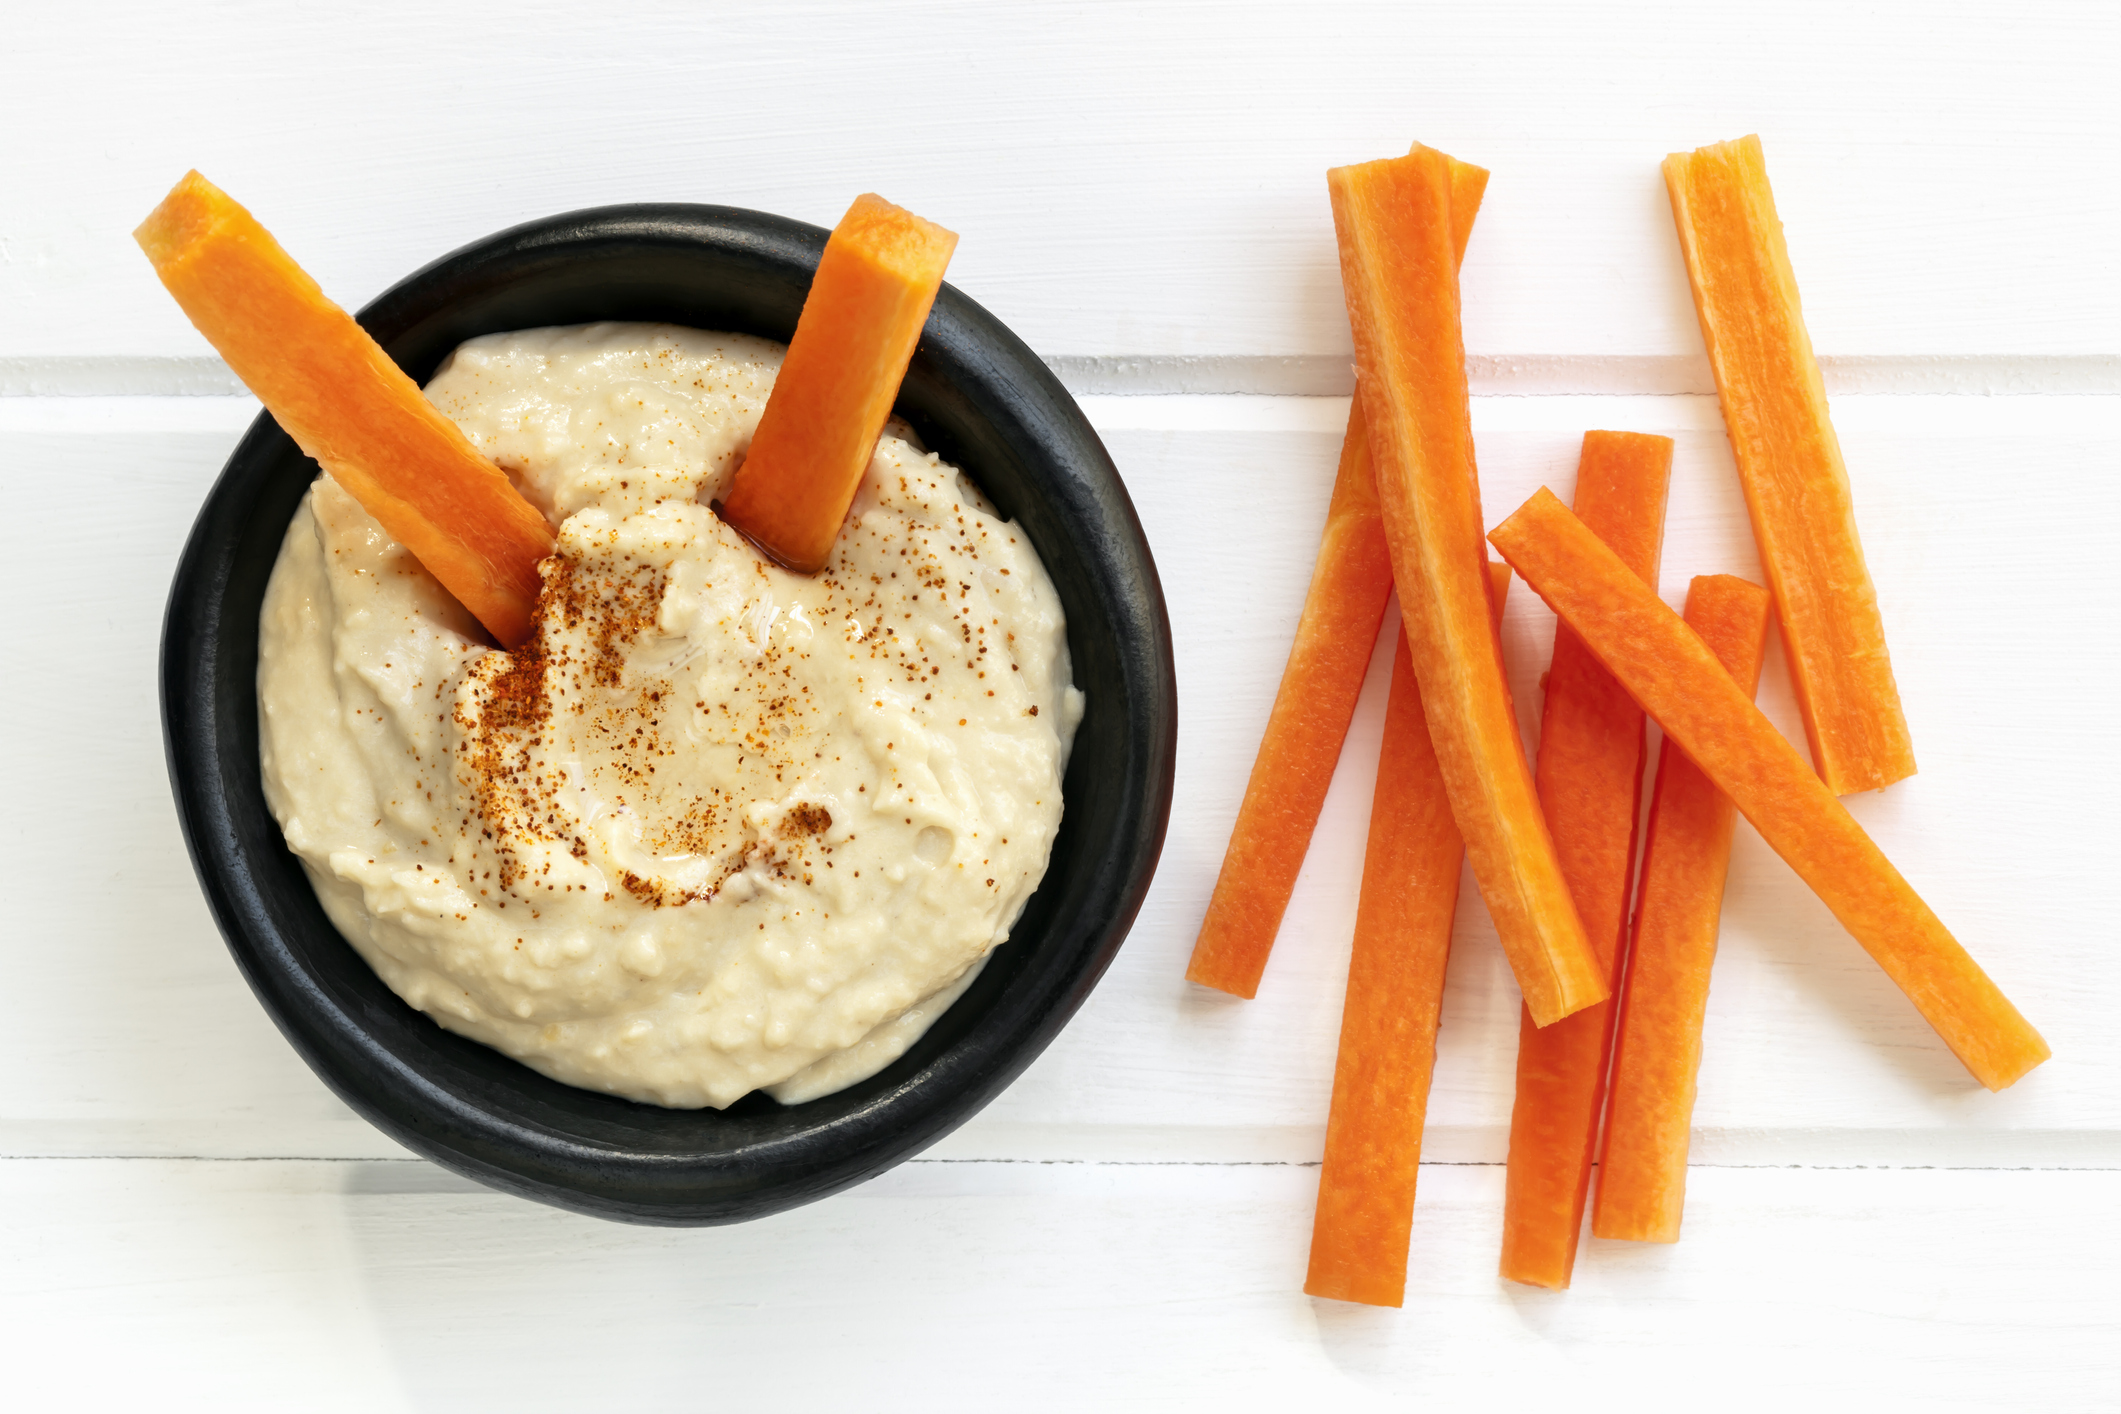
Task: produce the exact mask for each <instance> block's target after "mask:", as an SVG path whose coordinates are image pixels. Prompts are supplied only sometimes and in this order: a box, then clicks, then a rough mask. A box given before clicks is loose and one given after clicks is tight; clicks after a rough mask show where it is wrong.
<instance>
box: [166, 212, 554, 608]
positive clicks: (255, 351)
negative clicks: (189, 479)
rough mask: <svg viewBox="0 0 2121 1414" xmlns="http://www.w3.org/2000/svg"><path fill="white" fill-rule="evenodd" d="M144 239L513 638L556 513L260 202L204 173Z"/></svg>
mask: <svg viewBox="0 0 2121 1414" xmlns="http://www.w3.org/2000/svg"><path fill="white" fill-rule="evenodd" d="M133 239H135V240H137V241H138V242H139V243H140V248H141V249H142V250H144V251H146V252H147V258H148V259H149V260H151V261H153V262H154V266H155V273H156V274H157V275H159V276H161V278H162V283H163V284H164V285H165V286H167V287H168V289H169V292H170V293H171V294H172V295H174V296H176V300H177V303H178V305H179V306H181V307H182V308H183V310H184V313H185V314H186V315H187V316H188V317H189V318H190V319H191V322H192V323H193V324H195V325H197V326H198V329H199V332H200V333H202V334H204V335H205V336H206V341H207V342H208V343H210V344H212V345H213V346H214V348H215V349H216V350H217V351H218V352H219V353H220V355H221V357H222V358H223V359H225V360H227V362H228V366H229V367H230V368H232V369H234V370H235V372H236V376H237V377H238V378H241V379H242V380H243V382H244V384H245V385H246V386H247V387H249V389H250V390H251V391H252V392H253V393H256V394H257V395H258V401H260V402H262V403H264V404H265V410H266V411H267V412H270V413H271V414H272V415H273V419H274V420H275V421H276V422H278V423H279V424H280V426H281V427H282V428H284V429H286V432H287V435H288V436H290V437H292V438H294V440H295V445H296V446H298V447H300V448H301V449H302V450H303V452H305V453H306V454H308V455H309V456H311V457H314V458H315V459H316V460H317V462H318V463H319V464H321V465H322V466H323V468H324V469H325V470H326V471H328V472H330V473H331V474H332V478H333V479H334V480H336V481H337V482H338V483H339V484H340V485H341V486H343V487H345V488H346V490H347V491H348V493H350V494H351V495H352V496H353V498H354V499H355V500H357V501H359V502H360V503H361V505H362V508H363V509H365V510H366V511H367V512H368V513H369V514H370V515H372V516H374V517H375V518H376V519H377V520H378V521H380V522H382V525H383V528H384V529H385V530H387V531H389V532H390V533H391V535H392V536H394V537H395V538H396V539H397V540H398V542H399V543H400V544H402V545H404V546H405V548H406V549H408V550H410V551H412V553H413V555H414V556H415V557H416V558H418V560H419V561H420V563H421V564H423V565H425V566H426V567H427V570H428V572H429V573H430V574H432V575H433V576H434V577H435V578H436V579H438V580H440V581H441V583H442V587H443V588H445V589H447V590H448V591H449V592H450V593H451V594H454V595H455V596H456V597H457V598H458V600H459V601H461V602H462V603H463V605H464V607H465V608H467V609H469V610H471V612H472V613H473V614H474V615H476V616H477V618H478V620H479V622H480V623H482V624H484V625H486V627H487V628H488V629H489V630H491V631H492V633H493V636H494V637H495V638H497V639H499V640H500V641H501V643H502V645H503V646H504V647H511V648H512V647H514V646H516V645H517V644H519V643H521V642H522V641H523V640H524V639H526V638H528V637H529V636H530V620H531V614H532V612H533V611H534V609H535V608H536V606H537V599H538V561H539V560H541V559H543V558H544V557H545V556H547V555H549V554H551V553H552V541H553V535H552V527H551V526H550V525H548V524H547V523H546V521H545V517H544V516H543V515H541V514H539V513H538V510H537V508H536V507H535V506H533V505H531V504H530V502H528V501H526V500H524V499H523V496H522V493H521V492H519V491H517V490H516V489H515V487H514V486H512V485H510V484H509V481H508V478H507V477H506V476H504V475H502V474H501V469H500V468H499V467H497V466H495V465H494V464H493V463H492V462H490V461H488V460H487V459H486V458H485V457H483V456H481V455H479V452H478V449H477V448H475V447H473V446H472V445H471V442H470V440H469V439H467V438H466V437H465V436H464V434H463V433H462V432H460V431H458V430H457V425H456V424H455V423H453V422H451V421H450V420H449V419H448V418H446V417H444V416H443V415H442V414H441V413H440V412H438V411H436V410H435V408H434V406H433V404H431V403H429V402H428V401H427V399H426V398H424V397H422V396H421V394H420V389H419V385H418V384H416V383H414V382H413V381H412V379H410V378H408V377H407V376H406V375H405V373H404V371H403V370H402V369H400V368H399V367H398V366H397V365H396V364H395V363H393V362H391V359H390V355H389V354H387V353H385V352H383V350H382V348H381V347H380V346H379V345H378V344H377V343H376V341H375V340H374V339H372V338H370V337H369V336H368V332H367V331H366V330H364V329H363V328H362V327H361V326H360V325H358V324H356V323H355V322H354V320H353V316H351V315H349V314H348V313H347V312H346V311H345V310H343V309H341V308H339V306H337V305H335V304H333V303H332V302H331V301H330V300H328V299H326V298H325V297H324V292H323V291H322V290H321V289H319V288H318V287H317V282H316V281H315V280H312V279H310V278H309V276H308V275H307V274H305V273H303V270H302V267H301V266H299V265H297V264H295V262H294V261H293V260H292V259H291V258H290V257H289V256H288V254H287V252H286V251H284V250H282V249H281V248H280V243H279V242H278V241H275V240H274V239H273V238H272V236H271V235H269V234H268V233H267V232H266V230H265V228H264V227H263V226H261V225H259V224H258V222H257V220H256V218H254V217H253V216H252V215H251V214H250V213H249V212H248V211H246V210H244V209H243V208H242V207H241V206H238V205H237V204H236V203H235V202H234V201H233V200H231V199H230V198H229V196H228V194H227V193H226V192H224V191H222V190H221V189H220V188H219V187H216V186H215V185H214V184H213V183H211V182H209V181H207V180H206V178H204V177H202V176H200V175H199V174H198V173H197V172H189V173H186V174H185V177H184V180H183V181H181V182H179V183H177V185H176V187H175V188H174V189H173V190H172V191H171V192H170V194H169V195H168V196H167V197H165V198H164V199H163V201H162V204H161V205H160V206H158V207H156V208H155V209H154V211H153V212H152V213H150V214H149V216H148V218H147V220H146V221H144V222H143V223H141V226H140V229H138V230H137V231H135V232H133Z"/></svg>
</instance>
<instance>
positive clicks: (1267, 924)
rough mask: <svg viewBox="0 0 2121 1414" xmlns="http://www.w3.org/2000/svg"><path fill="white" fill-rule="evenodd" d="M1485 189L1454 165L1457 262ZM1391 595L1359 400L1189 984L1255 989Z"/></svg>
mask: <svg viewBox="0 0 2121 1414" xmlns="http://www.w3.org/2000/svg"><path fill="white" fill-rule="evenodd" d="M1487 183H1488V174H1487V172H1486V171H1484V170H1482V169H1481V168H1479V167H1475V166H1472V165H1471V164H1470V163H1465V162H1455V161H1454V162H1453V163H1452V165H1451V224H1452V241H1453V243H1454V244H1455V246H1456V248H1457V253H1458V255H1459V257H1460V258H1461V259H1463V258H1464V256H1465V250H1466V241H1467V239H1468V238H1470V237H1471V235H1472V234H1473V217H1474V215H1475V214H1476V213H1477V212H1478V211H1479V209H1480V197H1481V193H1482V192H1483V191H1484V190H1485V189H1486V187H1487ZM1391 594H1392V563H1391V556H1390V552H1389V551H1387V550H1386V548H1385V531H1384V524H1383V522H1382V521H1380V520H1379V519H1378V510H1377V482H1376V479H1375V478H1374V477H1373V476H1372V475H1371V473H1370V443H1369V433H1368V431H1367V429H1366V428H1365V426H1364V424H1363V420H1362V400H1361V399H1359V398H1358V399H1356V400H1355V401H1354V402H1353V403H1351V404H1350V405H1349V408H1348V432H1347V436H1346V437H1344V438H1343V439H1342V441H1341V444H1340V471H1339V474H1338V475H1337V476H1336V477H1335V478H1334V481H1333V500H1332V504H1331V505H1330V506H1329V507H1328V508H1327V510H1326V531H1325V535H1324V537H1323V538H1322V539H1321V540H1320V541H1319V546H1318V563H1317V565H1316V567H1315V568H1313V570H1312V571H1311V588H1310V590H1309V592H1308V593H1306V594H1305V596H1304V611H1303V617H1302V618H1301V619H1300V620H1299V621H1298V623H1297V627H1296V642H1295V643H1294V644H1293V645H1291V647H1290V649H1289V662H1288V666H1287V667H1285V668H1283V669H1282V675H1281V687H1280V689H1279V690H1278V691H1277V692H1276V693H1275V694H1274V709H1273V711H1272V712H1270V713H1269V714H1268V716H1267V731H1266V735H1265V736H1264V737H1263V738H1261V740H1260V743H1259V755H1258V757H1257V758H1255V759H1254V761H1253V763H1252V778H1251V780H1249V781H1248V782H1247V783H1246V785H1245V798H1244V802H1243V803H1242V804H1241V805H1240V806H1239V807H1238V810H1237V824H1236V825H1235V826H1234V827H1233V828H1232V829H1231V831H1230V847H1229V849H1228V851H1226V852H1225V853H1224V855H1223V867H1222V872H1221V873H1220V874H1219V875H1217V876H1216V879H1215V892H1214V894H1213V896H1211V897H1210V898H1209V900H1208V913H1207V916H1206V917H1205V918H1204V919H1202V920H1201V925H1200V936H1199V938H1197V939H1196V940H1195V941H1194V944H1193V959H1192V961H1191V962H1190V963H1188V964H1187V966H1186V976H1187V977H1188V978H1189V979H1191V980H1192V981H1195V982H1198V983H1200V984H1202V985H1203V986H1208V987H1214V988H1216V989H1218V990H1220V991H1224V992H1228V993H1230V994H1231V995H1233V996H1239V997H1251V996H1254V995H1256V994H1257V993H1258V991H1259V979H1260V976H1261V974H1262V973H1264V972H1265V971H1266V968H1267V954H1268V953H1269V952H1270V951H1272V950H1273V947H1274V935H1275V934H1276V933H1277V932H1278V931H1279V930H1280V928H1281V919H1282V914H1284V913H1285V912H1287V911H1288V907H1289V896H1290V895H1291V894H1293V893H1295V892H1296V876H1297V873H1298V872H1299V871H1300V870H1301V869H1302V868H1303V862H1304V853H1305V851H1306V850H1308V849H1309V848H1310V844H1311V832H1312V831H1313V830H1314V829H1316V828H1317V827H1318V812H1319V811H1320V810H1322V809H1323V808H1324V807H1325V803H1326V788H1327V787H1328V786H1329V785H1331V784H1332V781H1333V768H1334V766H1335V764H1336V763H1337V762H1338V761H1339V760H1340V746H1341V743H1342V742H1343V741H1345V740H1346V739H1347V735H1348V723H1349V721H1350V720H1351V719H1353V717H1354V715H1355V700H1356V698H1358V697H1360V696H1361V695H1362V679H1363V674H1364V673H1365V672H1366V671H1367V670H1368V669H1369V666H1370V647H1371V645H1372V644H1374V643H1375V642H1376V641H1377V626H1378V624H1379V623H1381V622H1382V621H1383V619H1384V616H1385V601H1386V600H1387V599H1389V598H1390V597H1391Z"/></svg>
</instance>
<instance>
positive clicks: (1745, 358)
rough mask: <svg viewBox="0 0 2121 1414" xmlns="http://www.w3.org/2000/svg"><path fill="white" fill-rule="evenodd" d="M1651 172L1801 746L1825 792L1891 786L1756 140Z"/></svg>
mask: <svg viewBox="0 0 2121 1414" xmlns="http://www.w3.org/2000/svg"><path fill="white" fill-rule="evenodd" d="M1664 175H1665V185H1666V188H1667V190H1668V191H1669V193H1670V196H1671V201H1672V216H1673V219H1674V221H1675V222H1676V223H1677V225H1678V228H1679V247H1680V251H1681V253H1682V254H1683V255H1684V256H1685V257H1686V268H1687V280H1688V282H1689V284H1690V285H1691V286H1692V287H1693V292H1694V309H1695V312H1696V313H1697V314H1698V315H1699V316H1700V321H1701V334H1702V338H1703V340H1704V341H1705V342H1706V344H1707V346H1708V354H1709V366H1710V368H1711V369H1713V370H1714V372H1715V375H1716V393H1717V396H1718V398H1719V399H1720V400H1721V402H1722V405H1723V420H1724V426H1725V428H1726V430H1727V431H1728V432H1729V433H1730V439H1731V451H1732V453H1733V455H1734V457H1735V458H1736V461H1737V463H1738V476H1739V480H1740V482H1741V483H1742V485H1743V487H1744V490H1745V505H1746V511H1747V513H1748V514H1749V515H1750V516H1751V517H1752V522H1753V538H1754V539H1755V540H1756V541H1758V542H1759V546H1760V560H1761V564H1762V565H1763V566H1764V567H1765V569H1766V570H1767V575H1768V587H1769V588H1770V589H1772V590H1773V591H1774V595H1775V610H1776V613H1777V615H1778V616H1779V617H1780V618H1781V620H1782V641H1783V649H1784V652H1785V653H1786V654H1787V656H1788V658H1789V667H1790V680H1791V683H1792V685H1793V686H1794V687H1795V688H1796V691H1797V704H1798V707H1799V709H1800V711H1801V712H1802V713H1803V717H1804V730H1805V735H1806V737H1807V738H1808V739H1809V741H1810V743H1811V748H1812V760H1813V761H1814V763H1816V765H1817V767H1818V771H1819V775H1820V777H1821V779H1823V780H1824V781H1825V782H1826V783H1827V786H1828V787H1829V788H1830V789H1831V790H1832V791H1833V792H1834V794H1836V795H1845V794H1847V793H1848V792H1850V791H1858V790H1877V789H1879V788H1881V787H1883V786H1888V785H1891V784H1892V783H1893V782H1894V781H1897V780H1901V779H1903V778H1904V777H1907V776H1911V775H1913V774H1914V773H1915V753H1914V747H1913V744H1912V743H1911V741H1910V740H1909V737H1908V730H1907V717H1906V715H1905V714H1904V713H1903V712H1902V711H1901V707H1900V689H1899V687H1898V686H1897V685H1896V684H1895V682H1894V680H1893V666H1892V662H1891V660H1890V659H1889V658H1888V657H1887V655H1886V649H1885V628H1884V624H1883V623H1882V621H1881V620H1880V618H1879V613H1878V595H1877V592H1876V590H1874V589H1873V588H1872V586H1871V575H1870V570H1869V568H1868V567H1867V566H1866V565H1865V563H1864V559H1863V546H1862V544H1861V543H1860V542H1859V541H1858V539H1857V535H1856V513H1855V504H1854V500H1853V497H1852V495H1851V492H1850V489H1849V477H1848V467H1847V466H1846V464H1844V462H1843V461H1842V458H1841V443H1840V440H1839V439H1838V438H1837V437H1836V436H1835V435H1834V425H1833V422H1832V421H1831V420H1830V419H1829V417H1828V415H1827V402H1826V384H1825V382H1824V381H1823V380H1822V379H1821V377H1820V375H1819V361H1818V359H1816V358H1815V357H1814V356H1813V354H1812V341H1811V336H1810V334H1808V333H1807V332H1806V330H1805V327H1804V312H1803V309H1802V308H1801V307H1800V305H1799V303H1798V298H1797V276H1796V272H1795V270H1794V269H1793V268H1792V267H1791V265H1790V256H1789V249H1788V246H1787V245H1786V244H1785V243H1784V241H1783V235H1782V222H1781V220H1780V218H1779V217H1777V215H1776V214H1775V197H1774V193H1773V192H1772V191H1771V190H1769V187H1768V178H1767V162H1766V159H1765V158H1764V157H1763V156H1762V154H1761V150H1760V139H1759V138H1757V137H1744V138H1740V139H1738V140H1737V141H1736V142H1725V143H1717V144H1715V145H1713V146H1710V147H1704V148H1701V149H1699V150H1697V151H1694V152H1675V153H1673V154H1672V155H1671V156H1670V157H1668V158H1666V159H1665V163H1664Z"/></svg>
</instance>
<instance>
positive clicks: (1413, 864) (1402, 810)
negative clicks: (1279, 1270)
mask: <svg viewBox="0 0 2121 1414" xmlns="http://www.w3.org/2000/svg"><path fill="white" fill-rule="evenodd" d="M1488 568H1489V573H1490V578H1491V582H1492V584H1493V587H1494V592H1493V598H1494V605H1495V607H1494V612H1495V615H1496V617H1498V618H1499V617H1500V616H1501V614H1502V604H1503V599H1504V597H1505V596H1506V595H1507V594H1508V593H1509V590H1510V571H1509V567H1508V566H1506V565H1499V564H1498V565H1490V566H1489V567H1488ZM1464 858H1465V843H1464V841H1462V840H1461V839H1460V838H1459V836H1458V826H1457V825H1456V824H1454V823H1453V822H1452V820H1451V802H1450V798H1449V797H1448V796H1447V795H1445V793H1444V788H1443V777H1442V776H1441V775H1440V774H1439V773H1438V771H1437V767H1436V748H1435V747H1434V746H1433V745H1431V744H1430V741H1429V725H1428V722H1427V720H1426V719H1425V718H1424V717H1423V716H1422V710H1421V688H1420V686H1419V685H1418V684H1417V683H1416V682H1415V681H1414V660H1413V658H1412V657H1411V655H1410V654H1409V653H1408V651H1407V638H1406V635H1405V634H1400V635H1399V642H1398V646H1397V647H1396V649H1395V650H1394V652H1393V655H1392V696H1391V699H1390V701H1389V702H1388V704H1387V705H1386V707H1385V738H1384V747H1383V749H1382V750H1381V751H1380V752H1379V754H1378V758H1377V793H1376V795H1375V796H1374V797H1373V800H1372V804H1371V806H1370V841H1369V845H1368V847H1367V848H1366V849H1365V850H1364V852H1363V857H1362V897H1361V901H1360V902H1359V903H1358V904H1357V905H1356V911H1355V947H1354V950H1353V952H1352V953H1351V954H1350V956H1349V958H1348V996H1347V1002H1346V1003H1345V1005H1344V1006H1343V1008H1342V1010H1341V1014H1340V1054H1339V1056H1338V1057H1337V1059H1336V1060H1335V1062H1334V1066H1333V1108H1332V1111H1331V1117H1330V1118H1329V1119H1328V1120H1327V1122H1326V1161H1325V1166H1324V1168H1323V1169H1322V1170H1321V1171H1320V1173H1319V1178H1318V1212H1317V1216H1316V1217H1315V1218H1314V1219H1313V1222H1312V1226H1311V1270H1310V1275H1309V1276H1308V1277H1307V1278H1306V1279H1305V1281H1304V1290H1305V1291H1307V1292H1309V1293H1310V1294H1311V1295H1313V1296H1330V1297H1333V1298H1334V1299H1336V1300H1339V1301H1360V1302H1364V1303H1366V1304H1368V1305H1371V1306H1397V1305H1399V1304H1400V1303H1401V1302H1402V1301H1403V1300H1404V1299H1405V1297H1406V1287H1407V1245H1408V1240H1409V1235H1410V1233H1411V1232H1412V1230H1413V1223H1414V1184H1415V1180H1416V1178H1417V1177H1418V1176H1419V1174H1420V1169H1421V1126H1422V1121H1423V1119H1424V1117H1425V1116H1426V1115H1427V1113H1428V1109H1429V1078H1430V1076H1431V1075H1432V1074H1433V1073H1434V1071H1435V1068H1436V1025H1437V1021H1438V1019H1439V1018H1440V1016H1441V1015H1442V1010H1443V979H1444V968H1445V964H1446V963H1448V962H1449V961H1450V956H1451V918H1452V915H1453V914H1454V913H1455V912H1456V911H1457V909H1458V865H1459V861H1461V860H1462V859H1464Z"/></svg>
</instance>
